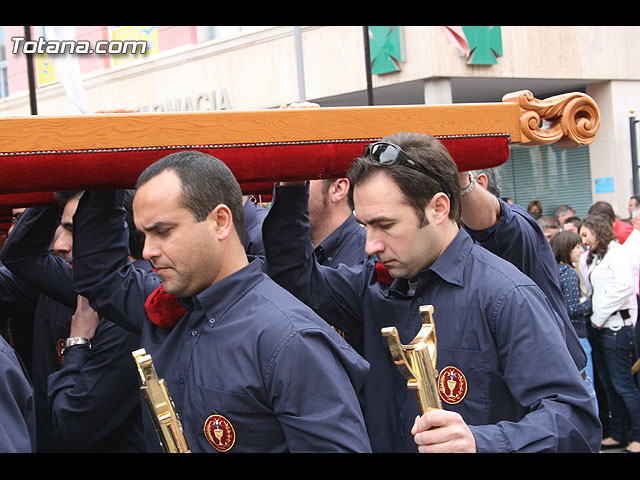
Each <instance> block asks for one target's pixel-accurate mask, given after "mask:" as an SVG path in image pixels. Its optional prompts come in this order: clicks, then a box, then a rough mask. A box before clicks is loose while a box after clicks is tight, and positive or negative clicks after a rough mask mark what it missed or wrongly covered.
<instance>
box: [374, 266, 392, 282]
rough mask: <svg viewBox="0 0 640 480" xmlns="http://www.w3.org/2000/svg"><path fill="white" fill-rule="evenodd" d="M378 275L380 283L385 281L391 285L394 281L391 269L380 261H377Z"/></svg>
mask: <svg viewBox="0 0 640 480" xmlns="http://www.w3.org/2000/svg"><path fill="white" fill-rule="evenodd" d="M376 275H377V276H378V281H379V282H380V283H384V284H385V285H391V284H392V283H393V277H392V276H391V275H389V270H387V267H385V266H384V265H383V264H382V263H380V262H377V263H376Z"/></svg>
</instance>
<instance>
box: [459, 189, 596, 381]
mask: <svg viewBox="0 0 640 480" xmlns="http://www.w3.org/2000/svg"><path fill="white" fill-rule="evenodd" d="M498 202H499V203H500V218H499V219H498V222H497V223H496V224H495V225H493V226H492V227H490V228H488V229H486V230H480V231H474V230H470V229H466V230H467V232H468V233H469V235H471V238H473V239H474V240H475V241H476V242H478V243H480V245H482V246H483V247H484V248H486V249H487V250H489V251H490V252H492V253H494V254H496V255H498V256H499V257H501V258H504V259H505V260H507V261H508V262H510V263H512V264H513V265H515V266H516V267H517V268H518V269H519V270H520V271H521V272H523V273H524V274H525V275H527V276H528V277H530V278H531V279H532V280H533V281H534V282H535V283H536V284H537V285H538V286H539V287H540V289H541V290H542V291H543V292H544V294H545V295H546V296H547V297H548V298H549V301H550V302H551V305H552V306H553V308H554V309H555V311H556V312H557V313H558V318H559V320H560V324H559V325H560V330H561V331H562V334H563V336H564V337H565V342H566V344H567V347H568V348H569V352H570V353H571V356H572V357H573V359H574V362H575V364H576V366H577V367H578V369H579V370H582V369H584V367H585V366H586V364H587V357H586V355H585V353H584V350H583V348H582V345H581V344H580V340H579V339H578V336H577V335H576V332H575V330H574V328H573V326H572V324H571V321H570V320H569V316H568V314H567V304H566V302H565V299H564V294H563V293H562V290H561V288H560V280H559V279H558V270H557V267H556V259H555V256H554V255H553V250H552V249H551V245H550V244H549V240H547V238H546V237H545V235H544V232H543V231H542V228H541V227H540V225H539V224H538V222H536V221H535V220H534V219H533V217H531V215H529V214H528V213H527V211H526V210H525V209H524V208H522V207H521V206H520V205H511V204H508V203H507V202H505V201H504V200H502V199H501V198H498Z"/></svg>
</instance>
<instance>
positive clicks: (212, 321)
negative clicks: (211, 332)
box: [209, 317, 216, 325]
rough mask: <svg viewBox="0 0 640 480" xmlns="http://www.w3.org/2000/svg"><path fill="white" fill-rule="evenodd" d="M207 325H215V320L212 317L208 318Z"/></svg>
mask: <svg viewBox="0 0 640 480" xmlns="http://www.w3.org/2000/svg"><path fill="white" fill-rule="evenodd" d="M209 323H210V324H211V325H213V324H214V323H216V319H215V318H214V317H210V318H209Z"/></svg>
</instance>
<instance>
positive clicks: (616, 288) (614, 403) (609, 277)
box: [579, 215, 640, 453]
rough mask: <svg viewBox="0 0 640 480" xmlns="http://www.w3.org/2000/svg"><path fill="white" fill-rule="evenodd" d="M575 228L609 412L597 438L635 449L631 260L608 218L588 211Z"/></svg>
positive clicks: (638, 446)
mask: <svg viewBox="0 0 640 480" xmlns="http://www.w3.org/2000/svg"><path fill="white" fill-rule="evenodd" d="M579 232H580V237H581V239H582V242H583V244H584V245H585V246H587V247H588V248H589V254H588V256H587V266H588V273H589V279H590V282H591V288H592V296H591V307H592V314H591V319H590V320H591V326H592V327H593V336H592V340H593V341H592V347H593V350H592V354H593V361H594V363H595V366H596V371H597V372H598V377H599V379H600V381H601V383H602V385H603V388H604V390H605V391H606V393H607V400H608V403H609V409H610V414H611V435H610V437H607V438H605V439H603V440H602V448H603V449H610V448H620V447H624V446H626V449H625V451H628V452H639V453H640V390H638V387H637V386H636V384H635V383H634V381H633V377H632V376H631V361H632V356H631V355H632V352H633V348H634V345H633V342H634V337H633V330H634V326H633V322H632V319H633V318H635V315H636V313H637V303H636V299H635V289H634V282H633V272H632V269H631V263H630V261H629V259H628V257H627V255H626V252H625V250H624V249H623V248H622V246H621V245H620V243H619V242H618V239H617V237H616V235H615V233H614V231H613V227H612V226H611V222H610V221H609V220H608V219H606V218H604V217H601V216H599V215H588V216H587V217H585V218H584V219H583V220H582V222H581V223H580V229H579ZM629 431H631V442H630V443H628V445H627V442H628V432H629Z"/></svg>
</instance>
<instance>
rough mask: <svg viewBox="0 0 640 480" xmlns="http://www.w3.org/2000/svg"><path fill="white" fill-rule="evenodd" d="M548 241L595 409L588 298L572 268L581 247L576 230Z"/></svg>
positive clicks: (580, 251)
mask: <svg viewBox="0 0 640 480" xmlns="http://www.w3.org/2000/svg"><path fill="white" fill-rule="evenodd" d="M549 241H550V243H551V248H552V249H553V254H554V256H555V258H556V262H557V264H558V277H559V278H560V288H561V289H562V293H563V294H564V298H565V300H566V302H567V311H568V314H569V319H570V320H571V324H572V325H573V328H574V329H575V331H576V334H577V335H578V338H579V339H580V343H581V344H582V348H583V349H584V353H585V355H586V356H587V367H586V369H585V372H586V374H587V378H586V379H585V384H586V386H587V389H588V390H589V393H590V394H591V398H593V402H594V403H595V405H596V409H597V408H598V401H597V399H596V391H595V388H594V386H593V380H594V378H593V363H592V360H591V344H590V343H589V340H588V338H587V322H589V317H590V315H591V298H590V297H589V296H587V295H586V293H585V289H584V288H583V285H582V282H581V281H580V275H579V274H578V271H577V270H576V266H577V265H578V263H579V261H580V256H581V255H582V254H583V252H584V248H582V241H581V239H580V235H578V234H577V233H576V232H565V231H561V232H558V233H556V234H554V235H553V236H551V238H550V239H549Z"/></svg>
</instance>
